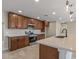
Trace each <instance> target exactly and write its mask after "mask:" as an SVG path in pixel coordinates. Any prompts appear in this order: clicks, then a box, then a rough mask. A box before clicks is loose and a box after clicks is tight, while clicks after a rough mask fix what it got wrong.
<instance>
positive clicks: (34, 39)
mask: <svg viewBox="0 0 79 59" xmlns="http://www.w3.org/2000/svg"><path fill="white" fill-rule="evenodd" d="M36 40H37V37H36V36H33V37H29V42H30V43H32V42H35V41H36Z"/></svg>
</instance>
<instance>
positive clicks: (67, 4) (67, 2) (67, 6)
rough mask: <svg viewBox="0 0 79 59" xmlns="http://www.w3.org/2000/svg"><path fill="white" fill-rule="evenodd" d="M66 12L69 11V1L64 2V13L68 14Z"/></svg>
mask: <svg viewBox="0 0 79 59" xmlns="http://www.w3.org/2000/svg"><path fill="white" fill-rule="evenodd" d="M68 10H69V1H68V0H67V1H66V11H67V12H68Z"/></svg>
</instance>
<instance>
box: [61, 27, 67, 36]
mask: <svg viewBox="0 0 79 59" xmlns="http://www.w3.org/2000/svg"><path fill="white" fill-rule="evenodd" d="M64 31H65V34H66V36H65V37H67V29H66V28H64V29H63V30H62V32H61V33H63V32H64Z"/></svg>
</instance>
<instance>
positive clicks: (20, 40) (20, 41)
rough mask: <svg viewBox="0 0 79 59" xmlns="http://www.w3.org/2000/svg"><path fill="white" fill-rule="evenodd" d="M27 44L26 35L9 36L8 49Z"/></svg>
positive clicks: (11, 49)
mask: <svg viewBox="0 0 79 59" xmlns="http://www.w3.org/2000/svg"><path fill="white" fill-rule="evenodd" d="M28 45H29V39H28V37H26V36H17V37H9V40H8V46H9V50H10V51H13V50H16V49H19V48H22V47H25V46H28Z"/></svg>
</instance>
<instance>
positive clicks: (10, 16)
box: [8, 13, 17, 28]
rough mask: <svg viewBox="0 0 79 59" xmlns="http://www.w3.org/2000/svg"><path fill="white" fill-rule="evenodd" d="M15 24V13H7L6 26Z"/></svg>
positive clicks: (14, 26) (10, 26) (14, 25)
mask: <svg viewBox="0 0 79 59" xmlns="http://www.w3.org/2000/svg"><path fill="white" fill-rule="evenodd" d="M16 25H17V15H16V14H13V13H9V14H8V27H9V28H16Z"/></svg>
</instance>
